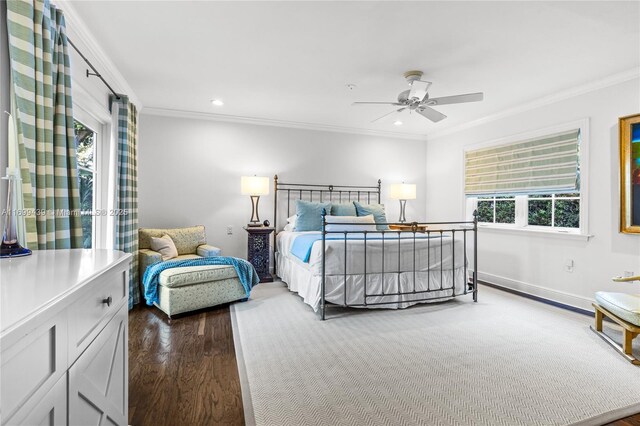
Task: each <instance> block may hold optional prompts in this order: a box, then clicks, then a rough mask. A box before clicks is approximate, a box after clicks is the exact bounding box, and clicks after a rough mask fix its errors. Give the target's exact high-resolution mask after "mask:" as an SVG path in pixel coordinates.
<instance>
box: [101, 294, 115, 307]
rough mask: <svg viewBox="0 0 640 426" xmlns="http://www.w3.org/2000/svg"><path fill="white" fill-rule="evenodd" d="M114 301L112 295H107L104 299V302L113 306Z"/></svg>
mask: <svg viewBox="0 0 640 426" xmlns="http://www.w3.org/2000/svg"><path fill="white" fill-rule="evenodd" d="M112 301H113V299H112V298H111V296H109V297H107V298H106V299H102V303H106V304H107V306H111V302H112Z"/></svg>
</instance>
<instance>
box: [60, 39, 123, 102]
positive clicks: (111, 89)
mask: <svg viewBox="0 0 640 426" xmlns="http://www.w3.org/2000/svg"><path fill="white" fill-rule="evenodd" d="M67 41H68V42H69V44H70V45H71V47H73V49H74V50H75V51H76V52H78V55H80V57H81V58H82V59H84V61H85V62H86V63H87V65H89V67H91V69H92V70H93V72H92V73H91V72H89V70H87V77H89V76H90V75H95V76H96V77H98V78H99V79H100V80H102V82H103V83H104V85H105V86H107V88H109V90H110V91H111V93H113V96H115V97H116V99H118V100H120V99H121V98H120V95H118V94H117V93H116V91H115V90H113V88H112V87H111V86H110V85H109V83H107V80H105V79H104V78H103V77H102V75H100V73H99V72H98V70H97V69H96V67H94V66H93V64H92V63H91V62H89V60H88V59H87V58H86V56H84V55H83V54H82V52H81V51H80V49H78V48H77V47H76V45H75V44H73V42H72V41H71V39H70V38H68V37H67Z"/></svg>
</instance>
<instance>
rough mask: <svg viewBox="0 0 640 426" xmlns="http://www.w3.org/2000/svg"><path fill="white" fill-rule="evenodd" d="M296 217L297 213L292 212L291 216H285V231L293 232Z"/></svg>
mask: <svg viewBox="0 0 640 426" xmlns="http://www.w3.org/2000/svg"><path fill="white" fill-rule="evenodd" d="M297 219H298V215H297V214H294V215H293V216H291V217H288V218H287V224H286V225H285V226H284V230H285V231H289V232H293V230H294V229H296V220H297Z"/></svg>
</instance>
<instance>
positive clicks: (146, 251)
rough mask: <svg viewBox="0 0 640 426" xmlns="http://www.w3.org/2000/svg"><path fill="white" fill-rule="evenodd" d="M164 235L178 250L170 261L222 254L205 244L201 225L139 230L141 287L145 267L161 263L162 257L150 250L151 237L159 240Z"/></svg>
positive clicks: (220, 251) (215, 248) (205, 240)
mask: <svg viewBox="0 0 640 426" xmlns="http://www.w3.org/2000/svg"><path fill="white" fill-rule="evenodd" d="M164 235H168V236H170V237H171V239H172V240H173V243H174V244H175V246H176V249H177V250H178V257H176V258H175V259H172V260H184V259H197V258H199V257H211V256H220V255H221V254H222V250H221V249H219V248H218V247H214V246H211V245H209V244H207V238H206V235H205V230H204V226H202V225H197V226H191V227H188V228H169V229H154V228H140V230H139V231H138V271H139V276H140V284H141V285H142V277H144V272H145V271H146V270H147V267H149V266H151V265H153V264H154V263H156V262H160V261H162V255H161V254H160V253H158V252H157V251H153V250H151V237H155V238H160V237H162V236H164Z"/></svg>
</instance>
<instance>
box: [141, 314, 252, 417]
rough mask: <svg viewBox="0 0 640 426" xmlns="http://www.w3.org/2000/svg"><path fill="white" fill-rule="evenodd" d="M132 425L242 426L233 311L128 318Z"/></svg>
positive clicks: (148, 315) (147, 315) (144, 315)
mask: <svg viewBox="0 0 640 426" xmlns="http://www.w3.org/2000/svg"><path fill="white" fill-rule="evenodd" d="M129 424H131V425H133V426H144V425H153V426H161V425H171V426H175V425H184V426H188V425H202V426H205V425H244V412H243V408H242V396H241V393H240V379H239V377H238V366H237V364H236V354H235V349H234V346H233V332H232V329H231V316H230V313H229V306H221V307H218V308H214V309H209V310H206V311H201V312H196V313H192V314H189V315H184V316H181V317H180V316H178V317H176V318H174V319H172V320H171V325H169V323H168V320H167V316H166V315H164V314H163V313H162V312H161V311H159V310H158V309H156V308H148V307H136V308H135V309H133V310H132V311H131V312H130V313H129Z"/></svg>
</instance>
